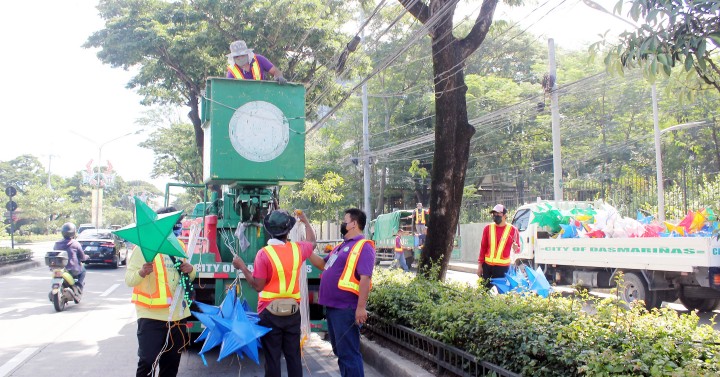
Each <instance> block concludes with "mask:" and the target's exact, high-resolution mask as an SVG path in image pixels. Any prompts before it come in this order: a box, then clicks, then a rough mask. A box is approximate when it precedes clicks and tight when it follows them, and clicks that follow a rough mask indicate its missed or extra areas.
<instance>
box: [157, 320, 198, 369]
mask: <svg viewBox="0 0 720 377" xmlns="http://www.w3.org/2000/svg"><path fill="white" fill-rule="evenodd" d="M167 327H168V331H167V333H166V334H165V344H164V345H163V347H162V348H161V349H160V352H159V353H158V355H157V356H156V357H155V361H153V364H152V368H151V369H150V374H149V376H154V375H155V371H156V370H157V367H158V364H159V363H160V357H161V356H162V355H163V354H164V353H165V352H169V351H170V350H172V349H174V348H175V340H174V339H173V338H172V336H170V334H171V332H172V329H173V328H174V327H186V326H185V325H184V324H182V323H180V321H168V323H167ZM180 335H181V336H182V340H183V342H182V347H180V348H178V350H177V351H176V352H177V353H182V352H183V351H184V350H185V347H187V345H188V344H190V337H188V338H185V332H184V331H182V329H181V330H180Z"/></svg>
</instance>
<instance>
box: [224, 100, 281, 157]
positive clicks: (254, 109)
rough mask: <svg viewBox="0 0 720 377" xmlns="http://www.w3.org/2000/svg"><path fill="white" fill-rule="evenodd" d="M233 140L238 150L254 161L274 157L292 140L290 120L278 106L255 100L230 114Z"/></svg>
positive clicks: (231, 140) (240, 153) (243, 155)
mask: <svg viewBox="0 0 720 377" xmlns="http://www.w3.org/2000/svg"><path fill="white" fill-rule="evenodd" d="M229 133H230V143H231V144H232V146H233V148H235V151H236V152H237V153H238V154H239V155H240V156H242V157H244V158H245V159H247V160H250V161H254V162H266V161H271V160H274V159H275V158H277V157H278V156H279V155H281V154H282V153H283V152H284V151H285V148H287V145H288V142H289V141H290V124H289V123H288V120H287V118H286V117H285V114H283V112H282V110H280V109H279V108H278V107H277V106H275V105H273V104H272V103H270V102H265V101H252V102H248V103H246V104H244V105H242V106H240V107H239V108H238V109H237V110H235V113H234V114H233V116H232V118H230V130H229Z"/></svg>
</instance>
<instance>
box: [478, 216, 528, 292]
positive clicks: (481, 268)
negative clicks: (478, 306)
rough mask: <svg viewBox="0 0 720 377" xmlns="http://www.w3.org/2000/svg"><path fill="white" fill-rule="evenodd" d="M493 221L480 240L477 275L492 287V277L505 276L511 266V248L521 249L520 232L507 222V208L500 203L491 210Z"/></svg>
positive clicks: (514, 249) (517, 250)
mask: <svg viewBox="0 0 720 377" xmlns="http://www.w3.org/2000/svg"><path fill="white" fill-rule="evenodd" d="M490 214H491V215H492V217H493V222H492V223H490V225H488V226H486V227H485V229H483V235H482V241H480V256H479V257H478V270H477V275H478V277H481V278H483V279H485V286H486V287H487V288H491V287H492V284H491V283H490V279H492V278H502V277H505V273H506V272H508V269H509V268H510V249H511V248H512V249H513V251H514V252H516V253H517V252H519V251H520V244H519V240H520V233H519V232H518V230H517V228H515V227H514V226H512V225H511V224H508V223H507V208H505V206H503V205H502V204H498V205H496V206H495V207H493V209H492V210H490Z"/></svg>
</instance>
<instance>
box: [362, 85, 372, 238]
mask: <svg viewBox="0 0 720 377" xmlns="http://www.w3.org/2000/svg"><path fill="white" fill-rule="evenodd" d="M362 108H363V109H362V116H363V185H364V190H363V191H364V195H363V196H364V199H365V203H364V207H365V215H367V221H368V224H369V223H370V220H372V208H371V207H370V131H369V129H370V125H369V124H368V97H367V84H363V86H362ZM368 229H369V228H368Z"/></svg>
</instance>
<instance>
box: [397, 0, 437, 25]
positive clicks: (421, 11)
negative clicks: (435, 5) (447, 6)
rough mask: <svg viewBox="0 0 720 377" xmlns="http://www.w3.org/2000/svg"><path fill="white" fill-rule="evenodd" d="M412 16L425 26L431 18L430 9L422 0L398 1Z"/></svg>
mask: <svg viewBox="0 0 720 377" xmlns="http://www.w3.org/2000/svg"><path fill="white" fill-rule="evenodd" d="M398 1H399V2H400V4H402V6H403V7H405V9H407V11H408V12H410V14H412V15H413V16H415V18H417V19H418V21H420V22H422V23H423V24H425V22H427V20H428V18H430V8H428V6H427V5H426V4H425V3H423V2H422V1H420V0H398Z"/></svg>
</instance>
